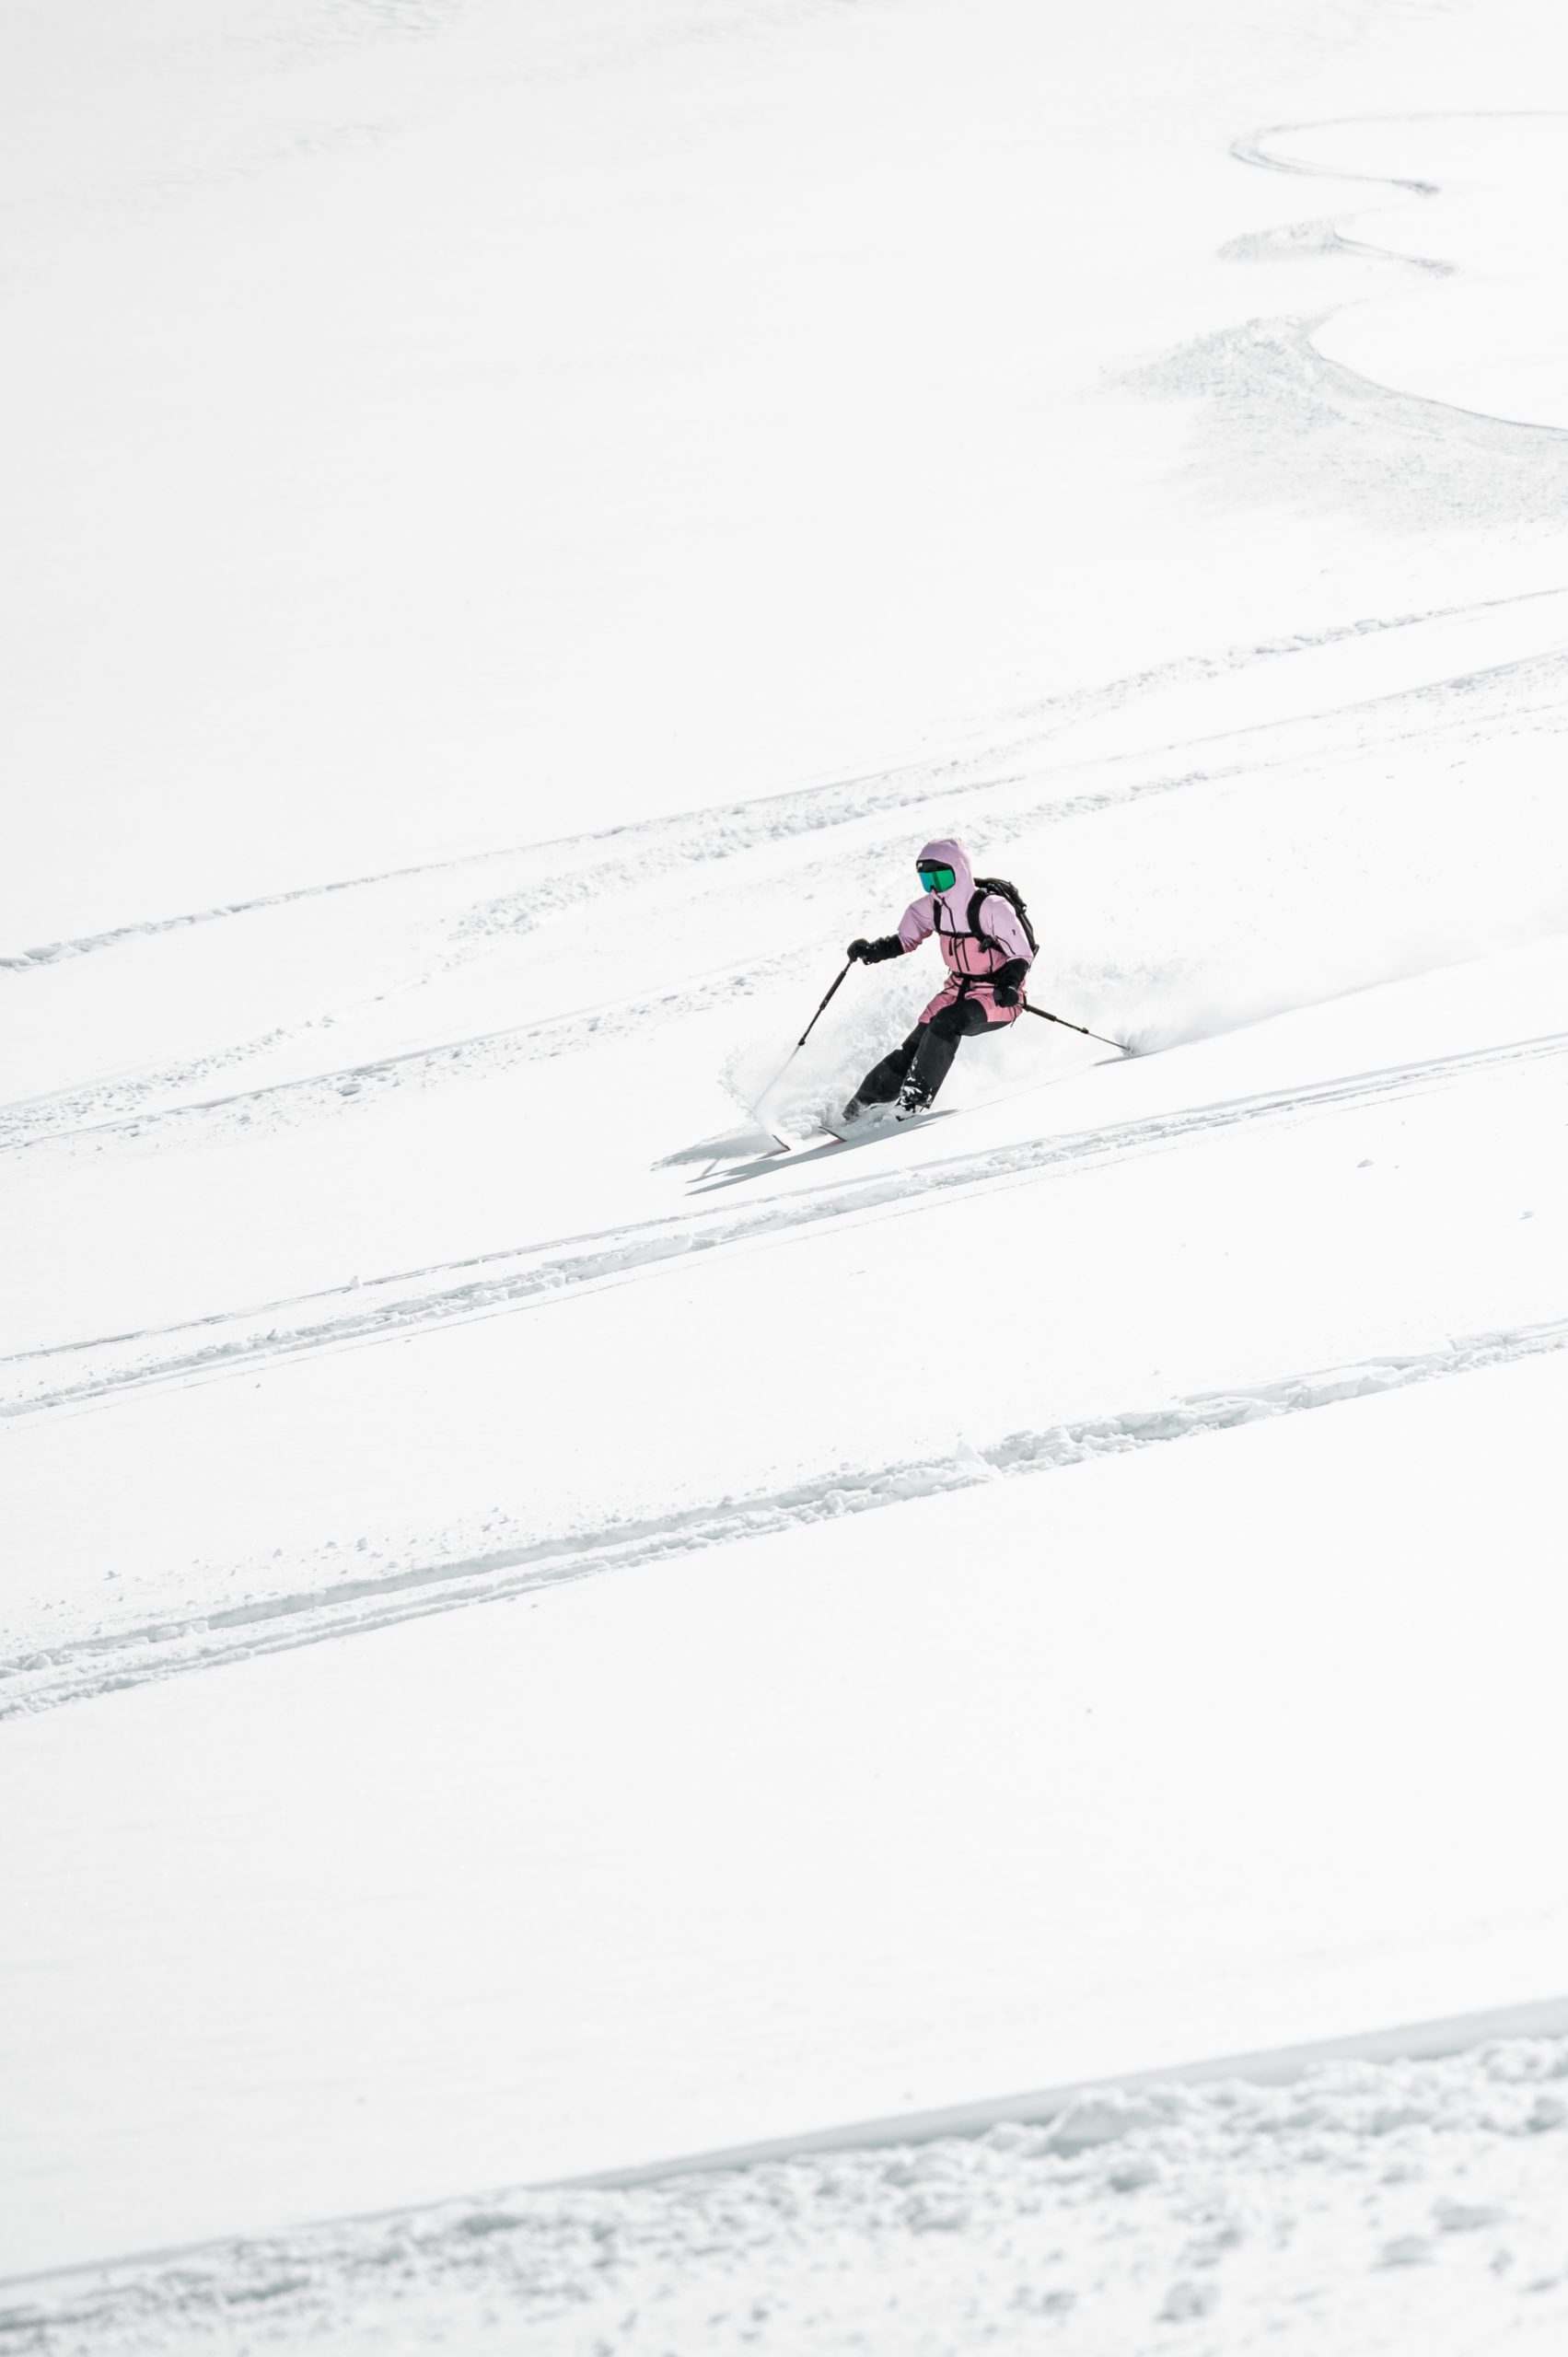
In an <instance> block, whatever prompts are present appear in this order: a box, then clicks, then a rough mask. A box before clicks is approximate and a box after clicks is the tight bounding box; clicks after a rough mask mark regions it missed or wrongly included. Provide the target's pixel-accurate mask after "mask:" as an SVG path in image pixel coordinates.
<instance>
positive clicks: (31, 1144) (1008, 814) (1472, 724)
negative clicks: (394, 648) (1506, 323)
mask: <svg viewBox="0 0 1568 2357" xmlns="http://www.w3.org/2000/svg"><path fill="white" fill-rule="evenodd" d="M1532 594H1536V595H1541V596H1556V595H1558V594H1560V593H1559V592H1557V591H1545V592H1539V593H1532ZM1402 626H1403V625H1401V624H1397V623H1388V624H1378V625H1365V626H1364V625H1357V626H1355V628H1356V629H1360V628H1363V627H1376V628H1388V629H1393V628H1398V627H1402ZM1347 634H1353V632H1352V633H1341V635H1347ZM1565 674H1568V655H1560V654H1550V653H1549V654H1545V655H1541V654H1535V655H1529V656H1518V657H1514V658H1509V659H1507V660H1505V661H1504V662H1502V663H1500V664H1496V665H1492V666H1488V667H1485V668H1482V669H1481V670H1478V671H1466V672H1458V673H1455V674H1453V675H1451V676H1450V677H1448V678H1446V679H1441V680H1434V681H1428V682H1423V683H1422V684H1419V685H1417V686H1415V687H1411V688H1402V689H1397V690H1393V691H1389V692H1388V693H1386V694H1378V695H1374V696H1371V697H1368V698H1366V699H1365V701H1362V702H1353V703H1349V704H1342V705H1338V706H1333V707H1330V708H1328V709H1326V710H1324V711H1322V712H1318V713H1311V714H1296V715H1294V716H1292V717H1291V718H1288V719H1285V720H1282V721H1265V722H1259V723H1254V724H1250V725H1249V726H1243V727H1241V728H1237V729H1233V730H1227V731H1222V732H1219V733H1217V734H1215V735H1205V736H1200V737H1192V738H1190V739H1186V740H1181V741H1180V742H1178V743H1176V744H1173V745H1169V746H1165V747H1161V748H1157V749H1156V748H1140V749H1134V750H1131V751H1126V752H1121V753H1116V754H1111V755H1104V756H1100V757H1098V758H1095V759H1091V760H1089V761H1085V762H1083V763H1073V762H1069V763H1067V764H1066V765H1065V766H1064V770H1063V772H1060V774H1063V775H1067V774H1070V773H1071V772H1072V771H1073V770H1074V769H1075V768H1082V769H1086V770H1088V771H1094V770H1106V769H1114V768H1116V767H1118V766H1120V765H1123V764H1128V763H1132V762H1139V761H1158V760H1161V759H1162V758H1168V757H1171V756H1176V755H1180V754H1183V753H1185V754H1188V755H1191V753H1192V752H1193V751H1194V750H1196V749H1200V748H1204V747H1210V746H1214V747H1220V746H1224V745H1225V744H1227V743H1233V742H1243V743H1246V744H1247V746H1248V750H1247V752H1246V754H1245V755H1244V756H1242V757H1241V758H1238V759H1237V760H1234V761H1229V762H1210V763H1209V764H1207V765H1205V766H1202V767H1199V768H1186V769H1179V770H1177V771H1176V772H1174V773H1172V772H1161V773H1159V774H1156V776H1153V777H1147V778H1136V779H1132V780H1128V781H1125V782H1123V783H1121V784H1118V783H1114V782H1113V783H1110V784H1106V785H1104V786H1100V787H1098V788H1094V787H1091V788H1090V789H1088V790H1087V791H1086V792H1083V793H1080V794H1076V795H1074V794H1066V795H1063V793H1061V792H1060V791H1059V792H1057V793H1055V794H1053V795H1051V796H1049V797H1048V798H1046V799H1044V800H1040V801H1033V802H1030V803H1028V804H1027V805H1024V806H1020V807H1015V808H1012V809H1010V810H1001V811H994V812H993V813H992V815H991V818H990V819H989V821H988V831H989V833H990V835H991V838H992V840H993V843H994V844H995V846H996V848H997V850H998V851H1001V850H1005V848H1006V847H1007V846H1008V845H1009V844H1010V843H1011V842H1014V841H1016V839H1017V838H1018V837H1019V836H1021V835H1024V834H1027V833H1028V832H1031V831H1032V830H1036V829H1038V828H1039V827H1040V826H1043V825H1055V824H1065V823H1067V822H1070V821H1072V820H1074V819H1083V818H1086V817H1092V816H1094V815H1096V814H1098V813H1099V812H1102V811H1105V810H1109V809H1116V808H1123V807H1128V806H1129V805H1131V804H1133V803H1136V802H1140V801H1143V800H1144V799H1146V798H1148V797H1151V796H1156V795H1166V794H1171V793H1176V792H1179V791H1182V790H1184V789H1186V788H1190V787H1195V786H1204V785H1212V784H1220V783H1223V782H1225V781H1226V780H1231V779H1235V778H1237V777H1243V776H1259V777H1261V776H1263V775H1265V774H1266V773H1267V772H1270V771H1272V770H1276V769H1279V768H1282V767H1285V766H1288V765H1291V764H1293V763H1299V762H1300V761H1303V760H1305V759H1308V758H1317V759H1318V760H1326V759H1330V758H1332V757H1333V756H1334V754H1335V753H1336V752H1337V751H1341V750H1343V751H1346V752H1352V753H1353V752H1358V751H1365V750H1366V749H1369V748H1370V747H1371V746H1372V745H1374V744H1377V745H1386V744H1389V743H1398V742H1408V741H1410V740H1411V739H1412V738H1417V737H1423V736H1428V735H1433V734H1438V733H1442V732H1444V731H1446V730H1450V729H1458V730H1460V731H1463V732H1465V733H1469V734H1480V733H1482V732H1483V731H1484V730H1485V729H1486V728H1487V726H1488V725H1489V722H1490V721H1491V719H1492V718H1493V714H1492V713H1490V712H1489V711H1488V710H1487V709H1485V708H1484V707H1485V706H1486V704H1487V703H1488V702H1490V700H1492V699H1493V698H1495V699H1499V700H1500V703H1499V713H1498V714H1497V715H1496V716H1503V714H1504V711H1505V714H1506V717H1507V718H1508V719H1509V720H1510V721H1511V722H1513V723H1517V722H1518V721H1519V720H1520V719H1521V718H1523V717H1527V716H1528V717H1532V718H1536V719H1539V718H1540V717H1541V716H1542V715H1543V714H1562V712H1563V711H1564V707H1565V705H1568V695H1565V693H1564V678H1565ZM1534 688H1539V693H1536V694H1534V695H1533V697H1532V696H1531V691H1532V689H1534ZM1521 690H1524V691H1526V692H1525V694H1524V695H1523V696H1522V695H1521V693H1520V691H1521ZM1451 706H1457V707H1458V708H1457V709H1455V710H1450V709H1449V707H1451ZM1270 740H1272V743H1270V749H1268V750H1263V749H1261V747H1262V744H1263V743H1268V742H1269V741H1270ZM1032 782H1033V780H1032V777H1031V773H1030V772H1028V771H1027V770H1026V771H1024V772H1019V773H1018V774H1016V775H1009V776H1005V777H993V778H990V779H986V780H983V781H975V780H970V782H968V784H967V785H966V792H967V795H968V796H969V798H970V802H971V803H972V802H973V801H974V799H975V797H976V796H977V795H1003V794H1008V793H1011V794H1014V795H1016V794H1017V792H1018V790H1019V789H1020V788H1027V787H1028V785H1029V784H1031V783H1032ZM821 790H822V791H830V790H831V791H833V792H838V791H839V790H840V789H837V788H834V789H821ZM939 791H941V789H939V788H937V787H935V786H933V785H931V784H925V785H923V787H922V790H921V794H920V795H910V796H908V797H907V798H906V802H905V807H908V803H910V802H914V803H918V802H919V801H920V800H922V799H931V798H933V797H934V796H935V794H936V793H937V792H939ZM746 807H747V806H738V810H739V811H741V812H744V810H745V808H746ZM871 807H877V806H871ZM721 815H727V814H721ZM865 815H867V813H866V807H865V806H862V807H858V808H856V809H854V810H853V811H851V810H845V811H842V812H840V813H838V815H837V816H836V817H834V818H833V819H820V820H819V821H814V822H813V823H820V824H822V825H828V824H835V825H836V824H842V823H846V822H847V821H848V819H851V818H857V819H858V818H864V817H865ZM658 823H663V822H658ZM670 823H673V822H670ZM682 823H685V822H682ZM790 831H799V830H790ZM771 839H772V837H767V838H761V839H759V840H771ZM899 847H900V846H899V844H898V843H896V842H895V841H894V839H892V838H890V837H889V838H888V839H886V840H885V841H878V842H876V843H874V844H872V845H870V846H868V847H867V848H866V849H865V850H864V851H863V852H862V853H860V854H859V855H858V857H857V859H856V861H855V863H854V867H855V872H857V873H858V872H860V871H862V870H864V872H865V875H866V876H867V877H868V878H869V877H875V876H876V875H877V874H878V873H879V872H880V869H881V867H882V866H883V865H885V864H886V862H887V861H888V859H889V857H891V856H893V855H894V853H896V851H897V850H898V848H899ZM756 848H758V841H757V840H740V839H736V840H725V841H722V842H716V843H715V842H711V841H710V842H709V844H708V849H707V851H706V852H703V851H701V850H693V851H692V852H691V854H690V856H691V858H692V859H696V858H699V857H730V856H738V855H740V854H742V853H747V852H749V851H752V850H755V849H756ZM498 856H499V855H498ZM671 864H674V863H671ZM680 864H684V854H683V856H682V861H681V863H680ZM645 874H646V867H645V858H644V856H643V855H642V854H639V855H638V856H637V857H636V858H634V859H633V860H631V861H629V862H626V863H623V864H620V865H617V867H616V868H615V869H614V870H613V871H610V870H600V869H596V870H593V871H590V873H589V875H588V876H587V877H586V878H582V879H570V878H568V879H561V878H557V879H556V880H555V888H556V889H557V891H558V894H559V897H560V906H554V905H552V906H551V907H549V908H548V909H541V907H540V901H541V900H548V899H549V898H550V897H551V894H552V886H551V885H550V884H548V883H547V884H546V885H545V886H543V887H541V888H540V889H539V891H537V892H534V891H532V890H530V893H529V894H528V895H527V896H519V900H518V902H517V905H516V906H514V905H513V904H512V903H510V902H506V903H503V902H500V901H497V902H493V903H491V904H489V911H477V910H476V911H469V912H468V914H467V916H466V917H465V919H464V920H463V922H464V923H465V924H476V923H478V921H479V919H480V917H481V916H482V915H486V914H489V913H490V912H493V911H502V910H505V911H510V912H509V913H507V914H505V917H502V916H500V915H495V916H494V921H493V922H490V923H487V924H486V926H485V931H486V934H487V935H489V934H491V933H497V932H505V933H511V932H519V931H523V930H527V929H528V922H529V921H528V919H527V918H526V917H525V915H524V913H523V912H522V908H521V900H522V898H523V897H527V898H528V899H529V900H532V901H533V902H534V908H533V913H532V919H531V922H533V923H540V922H542V921H543V917H544V915H546V914H550V915H555V914H560V913H562V912H563V910H564V909H565V908H566V907H568V906H569V905H570V904H571V902H572V900H575V899H576V898H580V897H583V896H584V895H586V894H587V893H589V892H592V893H593V894H595V895H596V896H597V897H603V896H604V895H606V894H608V893H610V892H612V891H613V890H614V889H616V888H618V887H624V886H626V885H628V884H630V883H631V882H632V881H633V879H634V878H635V879H637V880H645ZM579 881H580V882H581V884H582V892H581V893H578V892H577V891H576V890H575V889H573V890H571V891H568V886H569V885H575V883H577V882H579ZM348 888H349V887H346V886H344V887H332V889H348ZM290 897H296V898H297V897H306V896H304V895H295V896H290ZM250 905H254V906H261V905H262V904H261V903H253V904H250ZM269 905H270V904H269ZM200 921H201V920H197V919H192V920H189V921H187V920H183V919H182V920H180V923H186V922H191V923H195V922H200ZM170 922H171V923H172V922H173V921H172V920H171V921H170ZM115 937H116V938H119V937H121V936H115ZM823 938H826V936H823ZM820 946H821V941H820V940H813V941H811V942H808V943H804V944H799V943H797V944H796V946H794V947H793V948H791V949H790V950H787V951H784V952H782V953H780V954H778V955H777V956H774V957H772V958H765V959H761V960H759V961H757V962H755V963H753V964H749V965H747V966H745V967H740V968H735V967H727V968H724V969H721V970H717V971H715V972H714V973H713V974H711V975H709V976H707V977H699V978H691V979H689V980H688V981H684V982H676V983H673V984H672V985H670V986H669V987H668V988H666V989H662V990H656V991H652V992H647V993H643V994H641V995H639V996H638V997H636V998H634V999H630V1000H623V1001H621V1002H619V1003H608V1004H605V1005H604V1006H602V1007H598V1008H592V1009H588V1010H586V1011H579V1012H576V1013H574V1014H570V1015H563V1016H550V1017H546V1018H544V1019H543V1020H542V1021H538V1022H533V1023H524V1024H519V1025H515V1026H509V1027H506V1028H501V1029H498V1030H495V1031H492V1032H482V1033H478V1034H473V1035H470V1037H468V1038H466V1039H456V1040H442V1041H438V1042H436V1043H434V1044H431V1045H427V1046H421V1047H416V1048H410V1049H405V1050H402V1051H399V1052H398V1053H396V1054H393V1055H390V1056H384V1057H379V1058H376V1059H372V1060H370V1061H368V1062H355V1063H352V1064H345V1065H341V1066H338V1067H335V1068H333V1069H331V1070H329V1071H326V1072H321V1073H314V1074H308V1075H306V1076H304V1077H302V1078H299V1079H295V1080H287V1081H278V1082H273V1083H271V1084H268V1085H265V1086H261V1087H259V1088H250V1089H240V1090H237V1091H234V1092H231V1093H227V1094H225V1095H222V1096H218V1097H203V1098H201V1099H199V1100H197V1101H196V1102H194V1103H186V1104H178V1105H173V1106H163V1107H158V1106H157V1105H153V1106H151V1107H149V1100H150V1099H155V1098H157V1097H168V1096H170V1095H178V1094H179V1093H180V1091H182V1090H184V1089H187V1088H189V1087H191V1086H193V1085H197V1084H199V1083H200V1082H201V1081H202V1080H203V1079H206V1078H208V1077H210V1076H212V1075H214V1074H217V1073H219V1072H221V1071H224V1070H227V1069H231V1068H232V1067H233V1066H234V1065H235V1064H237V1063H240V1062H244V1061H245V1060H246V1059H247V1058H248V1057H250V1056H251V1055H254V1054H258V1053H261V1052H264V1051H268V1050H270V1049H272V1048H274V1047H277V1046H280V1045H283V1044H285V1042H286V1041H287V1040H289V1039H296V1038H298V1037H300V1036H302V1034H303V1033H305V1032H307V1031H308V1030H309V1029H312V1028H317V1023H316V1022H312V1023H310V1024H306V1025H302V1026H299V1027H296V1028H295V1029H293V1030H291V1031H289V1030H280V1031H273V1032H269V1033H267V1034H264V1035H262V1036H261V1037H259V1038H256V1039H250V1040H248V1041H246V1042H243V1043H241V1044H238V1045H236V1046H232V1047H229V1048H226V1049H222V1050H218V1051H215V1052H213V1053H211V1054H209V1055H206V1056H203V1057H201V1058H198V1059H195V1060H192V1061H188V1062H182V1063H179V1064H174V1065H168V1066H164V1067H162V1068H158V1069H155V1070H153V1071H151V1072H144V1073H141V1074H136V1075H135V1076H134V1077H131V1078H121V1079H117V1080H116V1081H114V1082H111V1083H110V1084H107V1085H106V1084H104V1083H102V1082H96V1083H89V1084H87V1085H86V1086H82V1087H78V1088H74V1089H69V1090H64V1091H61V1092H59V1093H57V1094H47V1095H43V1096H35V1097H27V1098H23V1099H19V1100H17V1102H15V1103H14V1104H12V1105H10V1106H7V1107H4V1108H0V1153H18V1152H22V1151H24V1150H34V1149H37V1148H38V1147H40V1146H44V1145H50V1144H53V1145H56V1146H61V1147H65V1148H70V1147H72V1146H73V1145H74V1144H77V1143H78V1142H81V1143H83V1144H88V1143H90V1148H91V1150H93V1151H101V1150H102V1148H103V1146H104V1144H106V1143H107V1142H108V1141H109V1140H110V1139H113V1140H114V1141H115V1142H117V1143H118V1142H120V1141H127V1142H131V1141H136V1140H142V1139H149V1138H156V1140H157V1143H158V1144H166V1145H178V1144H182V1143H187V1142H189V1141H190V1140H191V1139H192V1134H194V1135H195V1136H198V1137H205V1136H208V1135H210V1134H211V1132H212V1131H213V1129H214V1128H215V1126H219V1125H222V1123H223V1121H224V1120H225V1117H226V1119H227V1120H228V1121H229V1122H231V1123H232V1124H233V1125H235V1126H244V1127H250V1126H253V1125H258V1124H260V1125H261V1126H264V1127H273V1128H292V1127H297V1126H299V1125H301V1124H302V1123H304V1122H307V1121H309V1120H315V1119H319V1118H320V1117H321V1116H322V1115H323V1114H326V1113H332V1112H341V1111H342V1110H343V1109H344V1107H345V1105H347V1104H350V1103H353V1102H354V1101H356V1100H357V1101H360V1102H365V1101H370V1100H372V1099H374V1098H375V1097H380V1096H385V1095H386V1094H387V1093H389V1091H390V1090H392V1089H396V1088H400V1087H401V1086H403V1085H404V1084H405V1083H408V1084H412V1085H413V1086H432V1085H435V1084H436V1083H441V1082H446V1083H449V1082H451V1081H453V1080H458V1079H466V1078H470V1077H471V1076H473V1075H474V1074H476V1073H485V1074H494V1073H498V1072H503V1071H506V1070H509V1069H513V1068H515V1067H517V1066H519V1065H523V1064H528V1063H532V1062H539V1061H540V1060H543V1059H549V1058H553V1057H555V1056H559V1055H565V1054H573V1053H580V1052H581V1051H584V1050H585V1049H587V1048H590V1047H592V1046H593V1045H595V1044H596V1043H598V1041H601V1040H604V1039H623V1038H627V1037H630V1036H633V1035H635V1034H638V1033H640V1032H642V1031H644V1030H645V1029H646V1028H647V1027H648V1026H649V1025H650V1024H653V1023H657V1022H671V1021H680V1020H684V1019H687V1018H689V1017H691V1016H699V1015H703V1014H706V1013H708V1012H709V1011H711V1010H712V1009H713V1008H714V1007H715V1006H718V1005H721V1004H727V1003H729V1002H731V1001H732V1000H733V999H734V998H735V997H736V996H737V995H745V994H747V993H751V992H755V991H757V990H761V989H766V988H768V987H770V986H771V985H772V984H773V983H775V982H783V981H789V980H791V979H793V978H795V977H796V975H797V974H800V975H803V974H804V973H805V972H806V971H807V969H808V968H809V969H811V970H815V964H814V961H815V960H816V958H817V956H818V953H819V949H820ZM0 962H3V961H0ZM439 970H440V968H439V967H437V968H436V969H435V970H433V971H439ZM431 978H432V977H431V976H430V975H426V976H425V977H424V980H426V981H428V980H429V979H431ZM419 986H420V984H419V982H418V981H415V982H412V983H410V984H406V985H404V987H405V988H406V989H417V988H418V987H419ZM317 1021H319V1018H318V1019H317Z"/></svg>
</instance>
